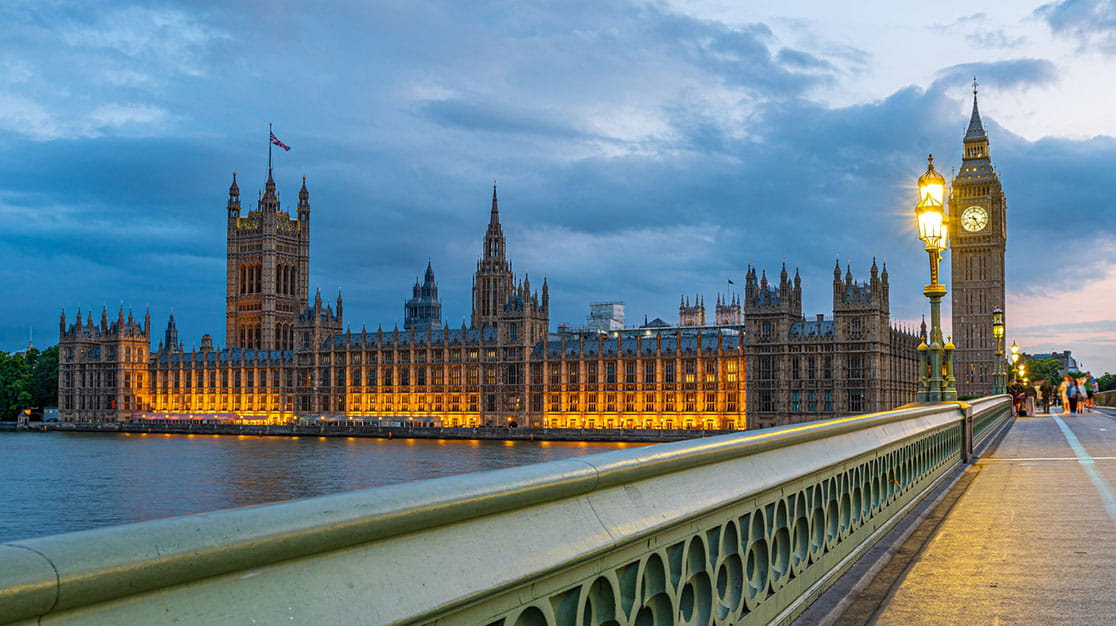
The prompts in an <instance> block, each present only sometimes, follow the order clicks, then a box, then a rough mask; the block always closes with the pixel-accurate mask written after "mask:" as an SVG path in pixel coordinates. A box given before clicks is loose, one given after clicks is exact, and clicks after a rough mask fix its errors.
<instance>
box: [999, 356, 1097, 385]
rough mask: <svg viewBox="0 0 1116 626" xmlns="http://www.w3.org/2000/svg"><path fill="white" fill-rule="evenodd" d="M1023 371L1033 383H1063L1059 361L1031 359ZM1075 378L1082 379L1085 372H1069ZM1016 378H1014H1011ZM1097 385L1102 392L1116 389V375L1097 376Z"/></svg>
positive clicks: (1025, 364) (1024, 365)
mask: <svg viewBox="0 0 1116 626" xmlns="http://www.w3.org/2000/svg"><path fill="white" fill-rule="evenodd" d="M1023 371H1024V372H1025V373H1026V375H1027V378H1029V379H1031V381H1032V382H1037V381H1040V380H1043V379H1046V380H1049V381H1050V384H1051V385H1054V386H1055V387H1057V386H1058V383H1059V382H1061V381H1062V364H1061V363H1059V362H1058V359H1031V360H1030V361H1027V362H1026V363H1024V364H1023ZM1067 373H1068V374H1069V375H1070V376H1071V377H1073V378H1080V377H1082V376H1084V375H1085V372H1067ZM1011 378H1014V377H1011ZM1096 379H1097V385H1098V386H1099V387H1100V390H1101V391H1109V390H1111V389H1116V374H1109V373H1108V372H1105V373H1104V375H1103V376H1096Z"/></svg>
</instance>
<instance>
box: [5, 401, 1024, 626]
mask: <svg viewBox="0 0 1116 626" xmlns="http://www.w3.org/2000/svg"><path fill="white" fill-rule="evenodd" d="M1009 412H1010V411H1009V406H1008V399H1007V397H1006V396H997V397H993V398H987V399H984V400H980V401H977V402H976V403H974V404H972V405H971V406H970V405H967V404H965V403H957V402H954V403H943V404H938V405H924V406H911V407H908V408H903V409H898V410H895V411H889V412H885V413H877V414H871V415H863V416H856V417H848V418H842V419H834V420H826V421H821V422H809V423H803V424H797V425H791V426H785V427H780V428H772V429H765V430H757V431H747V432H743V433H739V434H733V435H725V436H721V437H713V438H708V439H702V440H695V441H685V442H677V443H668V444H660V445H656V446H649V447H644V448H637V449H631V450H623V451H617V452H609V453H605V454H597V455H592V456H586V457H581V458H577V459H568V460H563V461H556V462H552V463H544V464H538V465H532V466H524V467H518V468H511V469H506V470H498V471H491V472H482V473H477V474H468V475H462V476H455V477H448V478H440V479H435V480H428V481H422V482H417V483H406V484H400V485H392V486H388V487H381V488H377V489H371V490H366V491H359V492H352V493H345V494H338V495H332V496H325V497H319V498H312V499H307V500H299V501H293V502H287V503H279V504H272V505H264V506H257V507H249V508H243V509H234V510H229V511H221V512H215V513H203V514H198V515H191V516H186V517H180V518H172V519H165V520H156V521H151V522H143V523H137V524H129V525H124V526H116V527H109V528H104V529H99V530H92V531H85V532H79V533H71V534H66V535H57V536H52V537H43V538H37V539H28V540H24V541H18V542H13V543H8V544H4V545H2V546H0V622H4V623H6V622H17V621H20V620H34V619H36V618H42V620H43V621H44V622H65V621H69V620H74V621H78V620H80V621H81V622H82V623H83V624H88V623H93V624H96V623H105V624H110V623H113V624H115V623H145V624H156V623H169V622H172V621H179V622H185V623H214V622H218V623H225V622H234V621H235V622H240V623H261V624H262V623H280V622H283V623H287V622H290V623H297V622H303V623H306V622H309V623H367V624H382V623H400V622H407V623H411V622H420V623H421V622H434V623H446V624H449V623H469V624H501V625H506V626H512V625H513V624H518V625H528V624H605V623H613V622H615V623H619V624H634V623H652V624H672V623H683V622H684V623H701V624H708V623H712V622H713V621H714V620H717V621H720V622H725V621H730V622H742V623H767V622H786V621H789V620H790V619H791V618H792V617H793V616H794V615H796V614H797V613H799V612H800V611H801V610H803V609H805V607H806V606H808V604H809V603H810V602H811V601H812V599H813V598H815V597H816V596H817V595H818V594H819V593H820V592H821V591H822V590H824V588H825V587H826V586H827V585H828V584H829V583H830V582H831V581H832V580H833V579H834V578H835V577H836V576H837V575H839V574H840V573H841V572H842V571H844V569H846V568H847V567H848V566H849V565H851V563H852V562H853V561H854V560H855V558H856V557H857V556H858V555H859V554H861V553H862V552H863V551H864V550H866V549H867V548H868V547H870V546H871V544H872V543H874V541H875V540H876V539H877V538H878V537H880V536H881V535H882V534H883V533H884V532H886V530H887V529H888V528H890V527H891V525H892V524H894V522H895V521H897V518H898V516H900V515H901V514H902V513H903V512H904V511H906V510H907V509H908V508H909V507H911V506H913V504H914V503H915V502H916V501H917V500H918V499H919V498H921V497H922V496H923V495H924V494H925V493H927V492H928V491H929V490H930V489H931V488H932V486H933V485H934V484H935V483H936V482H937V481H939V480H940V479H941V478H942V477H943V476H945V475H946V474H947V473H948V472H949V471H950V470H951V469H952V468H954V467H956V466H957V465H958V464H959V463H961V462H962V460H963V459H965V458H968V456H969V452H970V451H969V450H968V449H967V448H968V446H969V445H970V442H972V441H974V440H976V441H978V442H979V441H980V440H981V439H982V438H983V439H986V438H987V437H988V436H990V435H991V433H992V432H993V431H994V430H995V428H996V426H997V425H999V424H1002V423H1003V422H1004V421H1006V420H1007V419H1009ZM966 433H968V434H966Z"/></svg>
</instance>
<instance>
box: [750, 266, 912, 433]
mask: <svg viewBox="0 0 1116 626" xmlns="http://www.w3.org/2000/svg"><path fill="white" fill-rule="evenodd" d="M744 323H745V329H746V335H747V337H748V341H747V346H746V349H747V352H748V374H747V388H748V397H747V405H746V410H747V414H748V421H749V427H750V428H763V427H767V426H776V425H780V424H787V423H797V422H804V421H811V420H818V419H827V418H831V417H838V416H842V415H850V414H857V413H872V412H876V411H885V410H889V409H893V408H895V407H897V406H900V405H903V404H906V403H908V402H913V401H914V400H915V395H916V392H917V383H916V377H917V375H918V356H917V355H918V353H917V346H918V343H919V337H918V335H917V334H915V333H913V332H908V331H903V330H899V329H897V328H893V327H892V326H891V322H890V310H889V302H888V277H887V266H886V265H885V266H884V268H883V271H882V272H881V271H880V270H879V268H877V266H876V262H875V261H874V260H873V261H872V268H871V277H870V279H869V281H867V282H862V283H860V282H856V281H854V280H853V276H852V269H851V268H847V269H846V273H845V276H844V278H842V277H841V269H840V266H839V265H838V266H836V267H834V269H833V319H831V320H826V319H825V318H824V316H823V315H818V316H817V318H816V319H813V320H807V319H806V318H805V317H803V316H802V279H801V278H800V276H799V274H798V271H797V270H795V273H794V278H793V279H792V278H790V277H789V276H788V274H787V268H786V265H784V266H783V268H782V271H781V272H780V275H779V282H778V283H777V284H775V283H769V282H768V280H767V272H766V270H764V271H763V273H762V275H760V276H759V277H757V275H756V270H755V268H749V269H748V273H747V278H746V284H745V288H744Z"/></svg>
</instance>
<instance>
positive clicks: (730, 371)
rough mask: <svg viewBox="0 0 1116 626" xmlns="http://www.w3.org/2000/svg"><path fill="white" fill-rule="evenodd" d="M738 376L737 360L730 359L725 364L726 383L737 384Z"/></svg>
mask: <svg viewBox="0 0 1116 626" xmlns="http://www.w3.org/2000/svg"><path fill="white" fill-rule="evenodd" d="M736 376H737V373H736V360H735V359H728V360H727V361H726V362H725V382H730V383H735V382H736Z"/></svg>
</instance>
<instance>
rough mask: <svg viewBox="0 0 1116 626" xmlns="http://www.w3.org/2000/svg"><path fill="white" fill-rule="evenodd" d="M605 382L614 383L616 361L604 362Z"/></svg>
mask: <svg viewBox="0 0 1116 626" xmlns="http://www.w3.org/2000/svg"><path fill="white" fill-rule="evenodd" d="M605 383H606V384H609V385H615V384H616V363H613V362H609V363H606V364H605Z"/></svg>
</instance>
